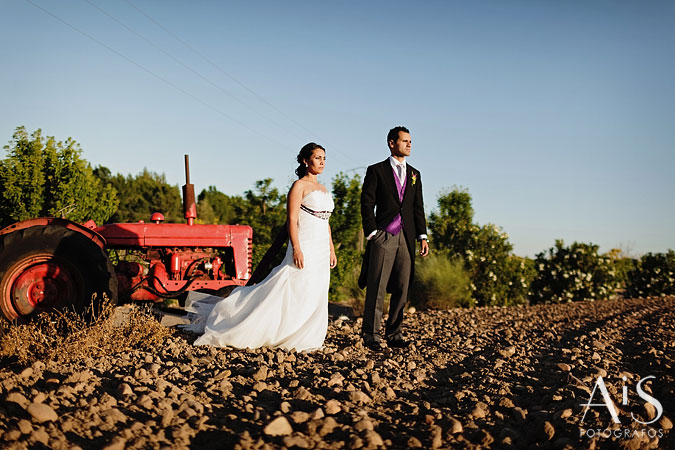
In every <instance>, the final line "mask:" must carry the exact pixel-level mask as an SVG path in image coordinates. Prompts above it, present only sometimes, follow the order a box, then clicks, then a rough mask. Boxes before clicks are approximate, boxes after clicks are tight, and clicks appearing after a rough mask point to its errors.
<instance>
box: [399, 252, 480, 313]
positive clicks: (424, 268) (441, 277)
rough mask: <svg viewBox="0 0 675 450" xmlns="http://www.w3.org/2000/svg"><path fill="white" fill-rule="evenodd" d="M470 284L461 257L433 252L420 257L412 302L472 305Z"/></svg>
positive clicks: (437, 305)
mask: <svg viewBox="0 0 675 450" xmlns="http://www.w3.org/2000/svg"><path fill="white" fill-rule="evenodd" d="M469 284H470V280H469V274H468V273H467V272H466V270H465V269H464V261H462V259H460V258H454V259H451V258H449V257H448V256H447V255H445V254H443V253H433V254H431V255H429V256H428V257H426V258H425V259H422V258H417V262H416V264H415V280H414V281H413V286H412V287H411V289H410V302H411V304H412V305H414V306H416V307H422V308H443V309H447V308H455V307H458V306H473V303H474V302H473V299H472V298H471V290H470V288H469Z"/></svg>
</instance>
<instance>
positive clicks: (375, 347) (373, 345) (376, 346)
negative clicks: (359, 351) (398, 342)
mask: <svg viewBox="0 0 675 450" xmlns="http://www.w3.org/2000/svg"><path fill="white" fill-rule="evenodd" d="M363 346H364V347H365V348H367V349H368V350H370V351H371V352H375V353H382V352H383V351H384V349H383V348H382V346H381V345H380V343H379V341H370V340H368V341H365V340H364V341H363Z"/></svg>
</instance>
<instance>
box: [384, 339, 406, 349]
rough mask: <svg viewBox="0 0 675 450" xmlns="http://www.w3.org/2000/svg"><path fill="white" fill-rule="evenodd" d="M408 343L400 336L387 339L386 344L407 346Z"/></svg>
mask: <svg viewBox="0 0 675 450" xmlns="http://www.w3.org/2000/svg"><path fill="white" fill-rule="evenodd" d="M409 345H410V342H408V341H406V340H405V339H403V338H400V337H398V338H393V339H388V340H387V346H389V347H391V348H408V346H409Z"/></svg>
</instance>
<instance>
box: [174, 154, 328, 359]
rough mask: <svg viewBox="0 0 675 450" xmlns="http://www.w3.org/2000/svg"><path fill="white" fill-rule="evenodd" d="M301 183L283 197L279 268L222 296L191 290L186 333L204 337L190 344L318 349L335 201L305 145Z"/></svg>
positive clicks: (320, 160)
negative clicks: (284, 227)
mask: <svg viewBox="0 0 675 450" xmlns="http://www.w3.org/2000/svg"><path fill="white" fill-rule="evenodd" d="M297 161H298V163H299V164H300V165H299V167H298V168H297V169H296V170H295V173H296V174H297V175H298V178H299V179H298V180H296V181H295V182H294V183H293V186H292V187H291V190H290V191H289V193H288V204H287V210H286V214H287V217H288V234H289V241H290V242H289V245H288V249H287V251H286V257H285V258H284V260H283V261H282V262H281V264H280V265H278V266H277V267H275V268H274V269H273V270H272V272H271V273H270V274H269V275H268V276H267V278H265V279H264V280H263V281H261V282H260V283H258V284H256V285H253V286H243V287H239V288H237V289H235V290H234V291H232V293H231V294H230V295H229V296H228V297H227V298H224V299H223V298H222V297H217V296H213V295H208V294H202V293H198V292H190V295H189V296H188V300H187V302H186V310H187V311H188V313H189V314H188V318H189V319H190V324H188V325H186V326H185V328H186V329H187V330H190V331H194V332H197V333H203V334H202V336H200V337H199V338H198V339H197V340H196V341H195V343H194V345H212V346H217V347H224V346H231V347H236V348H259V347H280V348H286V349H293V348H294V349H295V350H296V351H303V350H314V349H318V348H321V346H322V345H323V341H324V339H325V337H326V330H327V328H328V284H329V281H330V268H333V267H335V266H336V264H337V258H336V257H335V250H334V248H333V240H332V238H331V233H330V226H329V225H328V218H329V217H330V214H331V212H332V211H333V207H334V205H333V199H332V197H331V195H330V194H329V193H328V191H327V190H326V188H325V186H323V185H321V184H320V183H319V182H318V181H317V175H319V174H320V173H321V172H323V169H324V165H325V164H326V150H325V149H324V148H323V147H321V146H320V145H318V144H315V143H313V142H310V143H309V144H307V145H305V146H304V147H302V149H301V150H300V153H299V154H298V157H297Z"/></svg>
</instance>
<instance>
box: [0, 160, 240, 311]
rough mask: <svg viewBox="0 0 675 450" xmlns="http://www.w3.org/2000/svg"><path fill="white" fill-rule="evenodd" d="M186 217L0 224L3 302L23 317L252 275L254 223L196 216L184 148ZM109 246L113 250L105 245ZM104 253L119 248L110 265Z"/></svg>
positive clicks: (170, 293)
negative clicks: (208, 221) (204, 221)
mask: <svg viewBox="0 0 675 450" xmlns="http://www.w3.org/2000/svg"><path fill="white" fill-rule="evenodd" d="M185 175H186V179H187V182H186V184H185V186H183V209H184V211H185V218H186V219H187V223H186V224H173V223H162V222H163V220H164V216H163V215H162V214H161V213H154V214H152V216H151V217H150V222H149V223H144V222H143V221H140V222H138V223H113V224H108V225H102V226H96V224H95V223H94V222H93V221H91V220H90V221H88V222H86V223H83V224H79V223H75V222H72V221H69V220H66V219H60V218H53V217H47V218H38V219H30V220H25V221H23V222H18V223H15V224H12V225H10V226H8V227H6V228H3V229H2V230H0V309H1V310H2V315H3V316H4V317H5V319H8V320H22V319H25V318H28V317H29V316H32V315H34V314H35V313H37V312H39V311H41V310H46V309H51V308H57V307H61V308H63V307H66V308H71V309H74V310H75V311H78V312H82V311H84V310H85V308H87V307H88V306H90V305H91V304H92V300H93V301H94V302H95V303H94V306H96V302H98V301H100V299H101V298H102V297H103V295H105V296H107V297H108V298H109V299H110V300H111V301H112V302H113V303H117V301H118V299H119V300H121V301H136V300H147V301H152V302H162V301H163V300H164V299H165V298H178V297H180V296H181V295H183V294H185V293H186V292H188V291H191V290H203V291H210V292H216V293H222V292H224V291H227V290H229V289H232V288H233V287H234V286H239V285H244V284H246V283H247V281H248V280H249V279H250V278H251V250H252V237H253V230H252V229H251V227H249V226H246V225H200V224H195V223H194V221H195V219H196V217H197V206H196V203H195V195H194V186H193V185H192V184H190V168H189V159H188V156H187V155H185ZM108 250H115V251H114V252H109V251H108ZM109 253H111V254H113V255H116V258H113V259H117V261H116V265H115V266H114V267H113V264H112V263H111V260H110V257H109Z"/></svg>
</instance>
